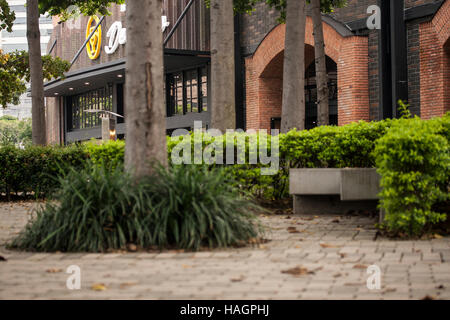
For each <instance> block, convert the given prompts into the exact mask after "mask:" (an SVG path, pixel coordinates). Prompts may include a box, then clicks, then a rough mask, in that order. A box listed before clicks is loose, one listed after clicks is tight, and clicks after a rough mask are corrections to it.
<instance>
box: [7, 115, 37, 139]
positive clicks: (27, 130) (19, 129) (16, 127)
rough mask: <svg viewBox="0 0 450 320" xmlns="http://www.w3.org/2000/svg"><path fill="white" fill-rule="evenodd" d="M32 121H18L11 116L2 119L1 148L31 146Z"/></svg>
mask: <svg viewBox="0 0 450 320" xmlns="http://www.w3.org/2000/svg"><path fill="white" fill-rule="evenodd" d="M31 139H32V136H31V119H25V120H18V119H16V118H14V117H11V116H3V117H1V118H0V146H5V145H14V146H21V147H25V146H28V145H30V144H31Z"/></svg>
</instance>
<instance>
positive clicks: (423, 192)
mask: <svg viewBox="0 0 450 320" xmlns="http://www.w3.org/2000/svg"><path fill="white" fill-rule="evenodd" d="M449 124H450V116H449V115H447V116H445V117H444V118H442V119H433V120H430V121H422V120H420V119H419V118H414V119H401V120H398V121H396V122H395V123H394V124H393V126H392V128H391V129H390V130H389V131H388V132H387V134H386V135H385V136H383V137H382V138H381V139H379V140H378V142H377V146H376V149H375V152H374V156H375V157H376V164H377V167H378V171H379V173H380V174H381V176H382V182H381V183H382V187H383V191H382V193H381V197H382V200H381V206H382V207H383V208H384V209H385V210H386V221H385V225H386V227H387V229H388V230H389V231H390V232H394V233H406V234H408V235H419V234H421V233H422V232H423V231H425V228H426V227H427V226H430V225H432V224H436V223H438V222H440V221H443V220H444V219H445V218H446V215H445V214H442V213H439V212H434V211H433V210H432V208H433V205H434V204H436V203H437V202H441V201H445V200H447V199H449V189H448V186H449V184H448V183H449V177H450V175H449V168H450V153H449V152H450V144H449V140H448V135H449V131H448V129H449Z"/></svg>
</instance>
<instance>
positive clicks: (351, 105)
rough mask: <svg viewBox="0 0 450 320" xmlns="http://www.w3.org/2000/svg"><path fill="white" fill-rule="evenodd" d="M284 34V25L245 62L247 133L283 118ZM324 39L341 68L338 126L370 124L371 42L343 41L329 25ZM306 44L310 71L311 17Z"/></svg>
mask: <svg viewBox="0 0 450 320" xmlns="http://www.w3.org/2000/svg"><path fill="white" fill-rule="evenodd" d="M285 32H286V26H285V25H279V26H277V27H275V28H274V29H273V30H272V31H271V32H270V33H269V34H268V35H267V36H266V38H265V39H264V40H263V41H262V43H261V44H260V46H259V47H258V49H257V50H256V52H255V54H254V55H253V56H251V57H247V58H246V60H245V66H246V92H247V96H246V105H247V128H248V129H270V119H271V118H272V117H280V116H281V105H282V87H283V81H282V78H283V53H284V43H285ZM324 38H325V53H326V55H327V56H329V57H330V58H331V59H333V60H334V61H335V62H336V63H337V66H338V87H339V88H338V90H339V91H338V100H339V102H338V103H339V124H340V125H344V124H347V123H350V122H352V121H358V120H369V71H368V38H367V37H356V36H354V37H348V38H344V37H342V36H341V35H340V34H339V33H337V32H336V31H335V30H334V29H333V28H332V27H331V26H329V25H328V24H326V23H324ZM305 43H306V49H305V64H306V66H305V67H308V66H309V64H310V63H312V62H313V61H314V49H313V46H314V36H313V28H312V20H311V18H310V17H308V18H307V23H306V37H305Z"/></svg>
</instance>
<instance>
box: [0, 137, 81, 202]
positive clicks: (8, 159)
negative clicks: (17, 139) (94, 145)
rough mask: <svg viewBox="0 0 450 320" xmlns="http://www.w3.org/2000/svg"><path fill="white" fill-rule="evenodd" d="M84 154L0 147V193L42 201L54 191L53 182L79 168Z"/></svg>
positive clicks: (75, 148) (69, 150) (68, 149)
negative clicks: (72, 168)
mask: <svg viewBox="0 0 450 320" xmlns="http://www.w3.org/2000/svg"><path fill="white" fill-rule="evenodd" d="M86 159H87V154H86V152H85V151H84V149H82V148H80V147H78V146H71V147H27V148H25V149H20V148H17V147H15V146H12V145H9V146H3V147H0V193H3V192H4V193H5V194H6V196H7V197H8V198H9V196H10V195H11V194H22V195H26V194H32V195H33V196H35V197H45V196H46V195H48V194H49V193H51V192H52V191H53V190H54V189H55V188H56V187H57V184H56V178H57V176H58V175H59V174H60V173H61V172H64V171H66V170H67V168H68V167H70V166H72V167H75V168H80V167H82V166H84V164H85V163H86Z"/></svg>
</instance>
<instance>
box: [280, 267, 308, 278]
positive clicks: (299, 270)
mask: <svg viewBox="0 0 450 320" xmlns="http://www.w3.org/2000/svg"><path fill="white" fill-rule="evenodd" d="M281 273H284V274H290V275H292V276H297V277H298V276H304V275H307V274H314V273H315V272H314V271H309V270H308V269H306V268H305V267H295V268H292V269H288V270H284V271H281Z"/></svg>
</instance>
